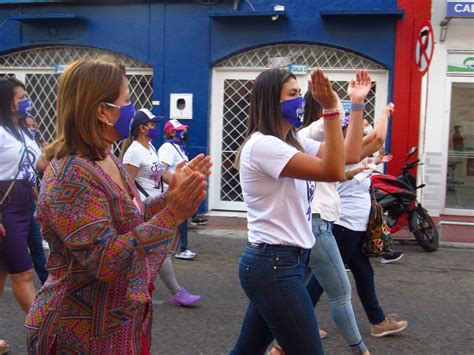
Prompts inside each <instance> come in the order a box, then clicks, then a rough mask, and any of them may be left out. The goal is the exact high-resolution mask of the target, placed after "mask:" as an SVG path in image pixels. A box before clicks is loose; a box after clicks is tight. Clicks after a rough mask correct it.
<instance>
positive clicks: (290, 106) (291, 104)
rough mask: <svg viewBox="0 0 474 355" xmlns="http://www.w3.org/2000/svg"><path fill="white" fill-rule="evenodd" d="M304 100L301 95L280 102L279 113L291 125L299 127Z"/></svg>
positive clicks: (302, 114)
mask: <svg viewBox="0 0 474 355" xmlns="http://www.w3.org/2000/svg"><path fill="white" fill-rule="evenodd" d="M305 103H306V101H305V100H304V98H303V97H297V98H294V99H291V100H286V101H282V102H281V115H282V117H283V118H284V119H285V120H286V121H288V122H289V123H290V124H291V125H292V126H293V127H296V128H299V127H301V125H302V124H303V118H304V105H305Z"/></svg>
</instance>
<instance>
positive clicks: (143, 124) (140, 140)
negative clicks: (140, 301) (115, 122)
mask: <svg viewBox="0 0 474 355" xmlns="http://www.w3.org/2000/svg"><path fill="white" fill-rule="evenodd" d="M162 119H163V118H162V117H156V116H155V115H153V114H152V113H151V112H150V111H149V110H147V109H141V110H138V111H137V113H136V114H135V117H134V118H133V121H132V123H131V125H130V136H129V138H128V139H127V140H125V143H124V145H123V146H122V152H124V153H123V163H124V165H125V166H126V167H127V168H128V171H129V172H130V174H131V175H132V177H133V178H134V179H135V185H136V186H137V188H138V191H139V192H140V197H141V198H142V200H146V199H148V198H155V197H158V196H160V195H161V194H162V193H163V191H164V190H163V177H165V180H166V181H170V180H171V176H170V174H169V173H168V172H166V171H165V167H164V166H163V164H161V163H160V160H159V158H158V154H157V151H156V149H155V147H154V146H153V144H152V143H151V141H152V140H153V139H154V138H157V137H158V136H159V135H160V132H159V130H158V129H157V128H156V123H157V122H159V121H160V120H162ZM167 175H169V176H167ZM159 276H160V279H161V280H162V281H163V283H164V284H165V285H166V287H167V288H168V290H169V292H170V304H171V305H172V306H191V305H193V304H195V303H196V302H198V301H199V300H200V299H201V296H198V295H193V294H191V293H189V292H188V291H186V290H185V289H184V288H183V287H181V286H180V285H179V283H178V281H177V280H176V275H175V273H174V268H173V264H172V262H171V258H170V255H169V254H168V255H167V256H166V258H165V260H164V262H163V264H162V266H161V269H160V271H159Z"/></svg>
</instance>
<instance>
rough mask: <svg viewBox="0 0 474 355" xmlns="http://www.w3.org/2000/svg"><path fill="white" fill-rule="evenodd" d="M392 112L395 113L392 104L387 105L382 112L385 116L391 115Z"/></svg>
mask: <svg viewBox="0 0 474 355" xmlns="http://www.w3.org/2000/svg"><path fill="white" fill-rule="evenodd" d="M394 111H395V105H394V104H393V102H390V103H388V104H387V106H385V108H384V109H383V112H384V113H385V114H386V115H387V116H390V115H392V114H393V112H394Z"/></svg>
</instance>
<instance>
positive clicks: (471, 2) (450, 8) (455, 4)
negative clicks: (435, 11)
mask: <svg viewBox="0 0 474 355" xmlns="http://www.w3.org/2000/svg"><path fill="white" fill-rule="evenodd" d="M446 16H447V17H474V0H462V1H457V0H448V3H447V7H446Z"/></svg>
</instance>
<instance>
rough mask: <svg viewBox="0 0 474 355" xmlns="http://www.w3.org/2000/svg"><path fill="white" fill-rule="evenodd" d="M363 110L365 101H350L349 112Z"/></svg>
mask: <svg viewBox="0 0 474 355" xmlns="http://www.w3.org/2000/svg"><path fill="white" fill-rule="evenodd" d="M364 110H365V103H363V102H362V103H360V104H359V103H355V102H351V112H352V111H364Z"/></svg>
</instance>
